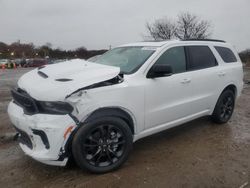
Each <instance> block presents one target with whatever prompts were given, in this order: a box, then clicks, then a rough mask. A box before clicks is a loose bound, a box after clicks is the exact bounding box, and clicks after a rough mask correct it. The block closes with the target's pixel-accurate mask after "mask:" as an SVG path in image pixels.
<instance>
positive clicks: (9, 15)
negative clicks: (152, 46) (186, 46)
mask: <svg viewBox="0 0 250 188" xmlns="http://www.w3.org/2000/svg"><path fill="white" fill-rule="evenodd" d="M249 9H250V0H217V1H215V0H171V1H170V0H39V1H38V0H0V24H1V27H0V41H3V42H6V43H11V42H14V41H17V40H21V42H33V43H34V44H35V45H42V44H45V43H46V42H51V43H52V44H53V47H61V48H63V49H74V48H77V47H80V46H85V47H86V48H88V49H101V48H108V46H109V45H112V46H116V45H120V44H124V43H129V42H135V41H141V40H143V37H142V35H144V34H145V33H146V30H145V23H146V22H147V21H149V22H152V21H153V20H155V19H158V18H162V17H166V16H168V17H172V18H175V17H176V16H177V14H178V13H180V12H183V11H189V12H191V13H194V14H197V15H198V16H201V17H202V18H204V19H207V20H210V21H211V23H212V25H213V36H212V38H218V39H223V40H226V41H228V42H230V43H232V44H233V45H235V46H236V48H237V49H238V50H243V49H245V48H250V10H249Z"/></svg>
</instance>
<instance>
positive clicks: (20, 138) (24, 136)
mask: <svg viewBox="0 0 250 188" xmlns="http://www.w3.org/2000/svg"><path fill="white" fill-rule="evenodd" d="M14 128H15V129H16V131H17V132H18V133H19V135H18V137H17V139H18V141H19V142H20V143H22V144H24V145H26V146H27V147H28V148H30V149H33V144H32V142H31V139H30V137H29V135H28V134H27V133H26V132H24V131H22V130H20V129H18V128H16V127H15V126H14Z"/></svg>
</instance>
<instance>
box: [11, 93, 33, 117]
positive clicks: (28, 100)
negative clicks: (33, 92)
mask: <svg viewBox="0 0 250 188" xmlns="http://www.w3.org/2000/svg"><path fill="white" fill-rule="evenodd" d="M11 94H12V97H13V100H14V103H16V104H17V105H19V106H21V107H22V108H23V110H24V113H25V114H35V113H37V112H38V108H37V105H36V101H35V100H34V99H33V98H32V97H31V96H29V95H28V94H27V93H26V92H25V91H24V90H22V89H20V88H18V89H17V90H14V89H13V90H11Z"/></svg>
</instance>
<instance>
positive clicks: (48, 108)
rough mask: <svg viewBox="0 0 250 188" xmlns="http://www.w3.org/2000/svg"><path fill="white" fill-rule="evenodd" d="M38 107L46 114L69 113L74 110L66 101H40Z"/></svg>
mask: <svg viewBox="0 0 250 188" xmlns="http://www.w3.org/2000/svg"><path fill="white" fill-rule="evenodd" d="M38 109H39V112H41V113H46V114H58V115H63V114H69V113H71V112H72V111H73V107H72V106H71V105H70V104H68V103H66V102H45V101H39V102H38Z"/></svg>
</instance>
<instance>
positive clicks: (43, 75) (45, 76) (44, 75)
mask: <svg viewBox="0 0 250 188" xmlns="http://www.w3.org/2000/svg"><path fill="white" fill-rule="evenodd" d="M37 73H38V74H39V76H41V77H43V78H48V75H47V74H45V73H44V72H42V71H38V72H37Z"/></svg>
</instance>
